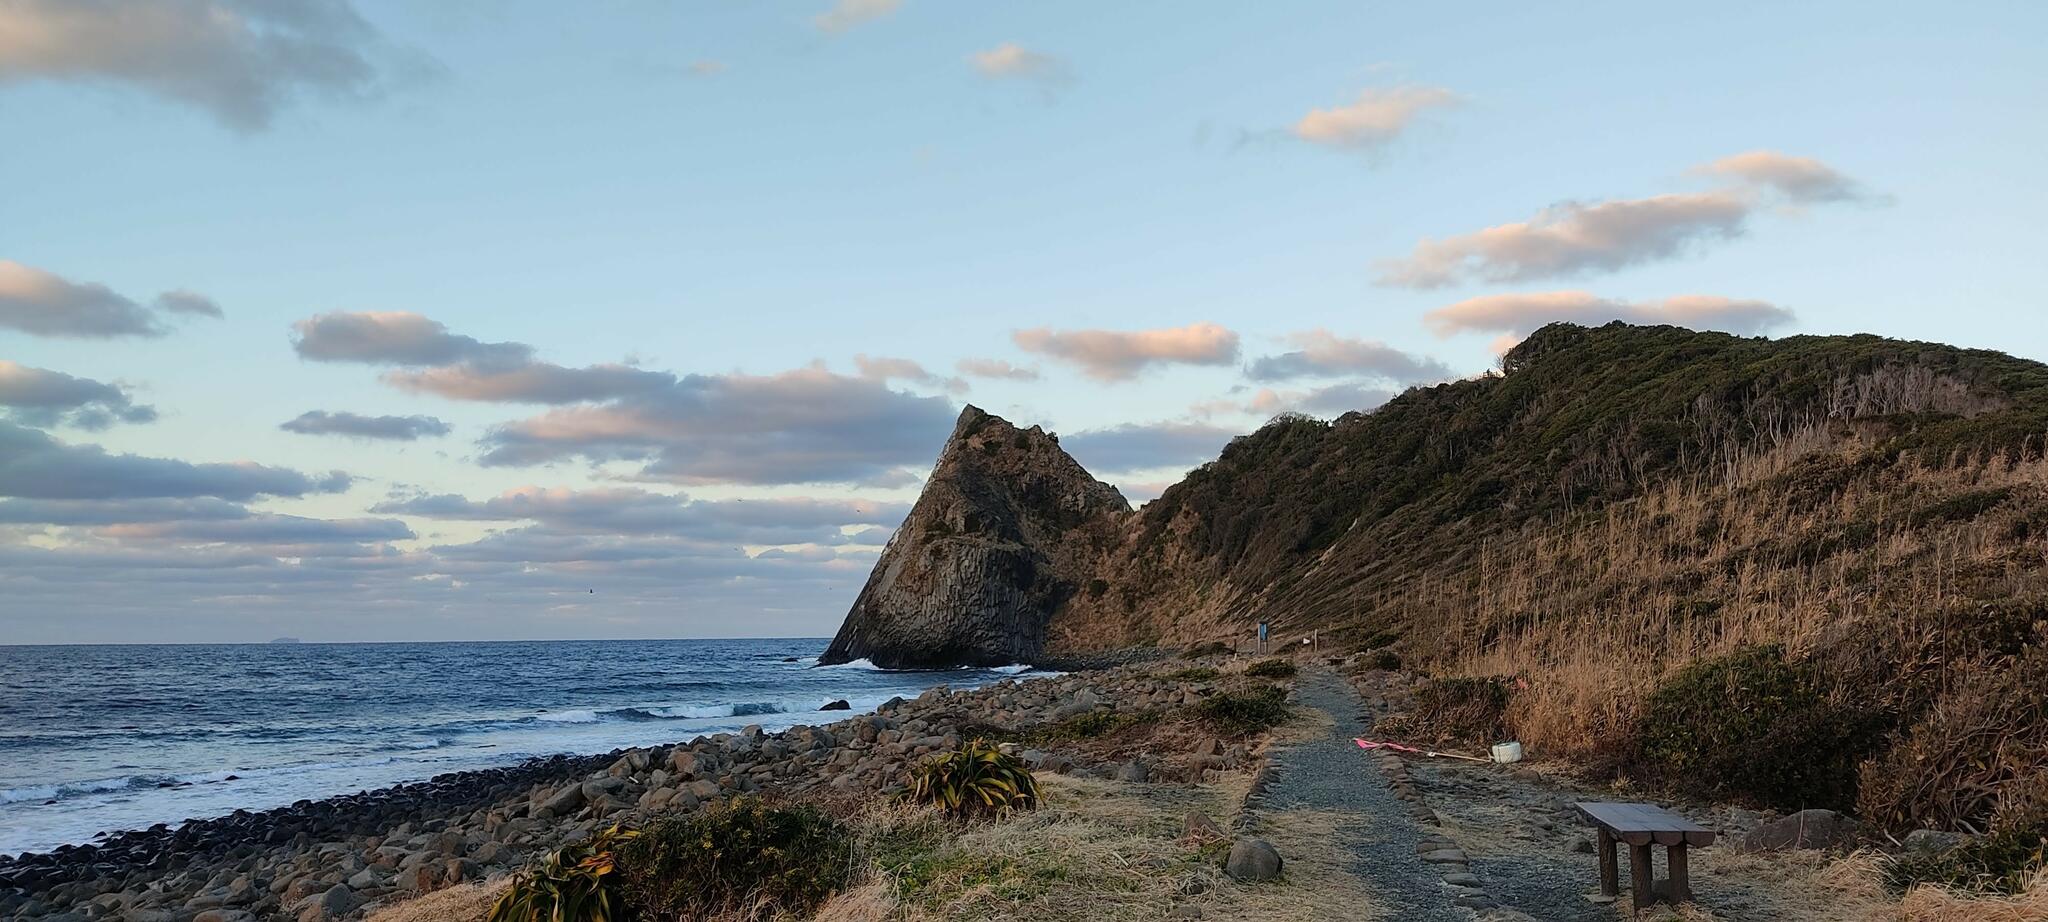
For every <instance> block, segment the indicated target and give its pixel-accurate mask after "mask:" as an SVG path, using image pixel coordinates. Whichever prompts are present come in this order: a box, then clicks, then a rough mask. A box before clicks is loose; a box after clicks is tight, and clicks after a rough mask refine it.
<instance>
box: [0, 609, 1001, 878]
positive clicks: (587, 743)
mask: <svg viewBox="0 0 2048 922" xmlns="http://www.w3.org/2000/svg"><path fill="white" fill-rule="evenodd" d="M825 643H826V642H825V641H824V640H821V639H808V640H655V641H590V642H560V641H550V642H504V643H424V644H222V645H189V646H185V645H180V646H41V647H38V646H0V854H11V853H15V852H22V851H47V850H49V849H51V848H53V847H55V846H58V845H64V844H67V843H83V842H89V841H91V840H92V839H93V837H94V836H96V835H98V834H100V833H103V832H113V831H118V830H122V829H133V828H142V827H147V826H149V825H151V824H154V823H170V824H173V825H175V824H177V823H179V822H181V821H183V820H185V819H189V818H199V817H211V816H219V815H222V814H226V813H232V812H234V811H235V810H237V809H245V808H246V809H250V810H261V809H266V808H270V807H277V806H283V805H286V804H290V803H292V802H293V801H296V800H300V799H302V798H320V797H327V796H331V795H335V794H346V793H351V792H354V791H359V790H364V789H368V788H377V787H384V786H387V785H391V784H396V783H399V782H403V781H416V780H420V779H424V778H428V777H431V776H433V775H437V774H440V773H442V772H450V771H459V770H463V769H470V768H482V767H487V766H493V765H507V764H512V763H515V762H518V761H520V760H522V759H525V758H528V757H530V756H538V755H552V754H555V753H597V752H607V751H610V750H612V749H616V748H619V747H625V746H645V745H652V744H657V743H668V742H674V741H678V740H687V739H689V738H691V737H693V736H697V735H699V734H709V733H714V732H717V731H720V730H734V729H738V728H740V727H742V726H745V725H746V724H752V723H758V724H761V725H762V726H764V727H767V728H770V729H774V728H777V727H783V726H789V725H793V724H798V723H820V722H824V721H827V720H834V719H838V718H840V717H844V716H846V715H845V714H844V713H829V714H823V715H820V714H819V713H818V706H819V705H821V704H823V703H825V702H827V701H831V700H834V699H838V698H844V699H847V700H848V701H849V702H850V703H851V704H852V706H853V713H856V714H857V713H860V712H862V711H868V710H872V709H873V708H874V707H875V706H877V705H879V704H881V703H882V702H884V701H887V700H888V699H889V698H890V697H891V696H894V695H902V696H904V697H915V696H916V695H917V694H918V693H920V692H922V691H923V690H925V689H926V688H929V687H931V686H933V685H938V684H942V683H943V684H950V685H952V686H954V687H956V688H958V687H968V686H974V685H981V684H985V683H988V682H993V681H996V680H998V679H1001V678H1004V677H1006V676H1009V675H1015V674H1018V673H1020V672H1023V671H1024V670H1023V669H1022V667H1008V668H1006V669H974V670H954V671H948V672H884V671H880V670H877V669H874V668H872V667H870V666H868V665H867V664H865V663H853V664H848V665H845V666H834V667H825V668H813V667H812V666H811V663H812V661H813V660H814V659H815V658H816V657H817V655H818V654H819V652H821V651H822V650H823V649H824V648H825ZM791 657H794V658H795V659H796V662H786V661H785V660H788V659H789V658H791Z"/></svg>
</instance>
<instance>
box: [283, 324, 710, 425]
mask: <svg viewBox="0 0 2048 922" xmlns="http://www.w3.org/2000/svg"><path fill="white" fill-rule="evenodd" d="M292 329H293V331H294V338H293V342H292V348H293V349H294V350H296V351H297V352H298V354H299V356H300V357H302V358H307V359H312V360H314V361H318V362H358V363H362V364H367V365H395V366H399V367H398V368H396V369H394V370H392V371H389V372H386V373H385V374H384V376H383V379H384V382H385V383H387V384H390V385H392V386H394V387H397V388H399V389H401V390H407V391H412V392H414V393H429V394H438V395H440V396H442V397H448V398H450V399H454V400H478V401H505V402H514V403H554V404H560V403H582V402H586V401H593V400H608V399H611V398H614V397H622V396H626V395H630V394H639V393H646V392H649V391H658V390H662V389H664V388H668V387H673V386H674V385H675V381H676V378H675V375H672V374H668V373H666V372H657V371H644V370H641V369H638V368H634V367H632V366H630V365H620V364H602V365H590V366H586V367H582V368H569V367H565V366H562V365H556V364H553V363H550V362H543V361H540V360H538V359H536V358H534V354H533V352H534V350H533V347H532V346H529V345H526V344H525V343H512V342H497V343H489V342H484V341H482V340H479V339H477V338H475V337H472V336H462V335H459V334H456V333H451V332H449V331H448V327H447V326H446V325H445V324H443V323H441V322H440V321H438V320H433V319H430V318H428V317H425V316H423V315H420V314H415V313H411V312H406V311H393V312H375V311H372V312H361V313H332V314H318V315H315V316H312V317H308V318H306V319H304V320H301V321H299V322H297V323H295V324H293V325H292Z"/></svg>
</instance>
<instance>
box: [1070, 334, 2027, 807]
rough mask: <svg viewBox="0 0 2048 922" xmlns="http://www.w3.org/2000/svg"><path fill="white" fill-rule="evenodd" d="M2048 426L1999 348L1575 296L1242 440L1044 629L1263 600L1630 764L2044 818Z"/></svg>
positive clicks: (1259, 613) (1813, 797) (1153, 509)
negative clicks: (1774, 334)
mask: <svg viewBox="0 0 2048 922" xmlns="http://www.w3.org/2000/svg"><path fill="white" fill-rule="evenodd" d="M2044 440H2048V366H2044V365H2042V364H2040V363H2037V362H2032V361H2026V360H2022V359H2017V358H2013V357H2011V356H2008V355H2004V354H2000V353H1996V352H1988V351H1981V350H1964V349H1956V348H1952V347H1948V346H1942V345H1937V344H1928V343H1914V342H1900V341H1895V340H1887V339H1882V338H1879V337H1874V336H1848V337H1814V336H1801V337H1791V338H1786V339H1780V340H1765V339H1746V338H1741V337H1735V336H1728V335H1723V334H1716V333H1698V332H1692V331H1688V330H1683V329H1677V328H1672V327H1634V326H1627V325H1623V324H1612V325H1609V326H1606V327H1601V328H1598V329H1587V328H1583V327H1578V326H1572V325H1566V324H1558V325H1553V326H1550V327H1546V328H1544V329H1542V330H1539V331H1537V332H1536V333H1535V334H1534V335H1532V336H1531V337H1529V339H1528V340H1526V341H1525V342H1523V343H1522V344H1521V345H1519V346H1517V347H1516V348H1515V349H1514V350H1513V351H1511V352H1509V353H1508V354H1507V355H1506V356H1505V357H1504V359H1503V361H1502V372H1501V373H1500V374H1496V375H1489V376H1486V377H1482V378H1478V379H1472V380H1465V381H1458V382H1453V383H1449V384H1443V385H1439V386H1436V387H1430V388H1422V389H1417V390H1413V391H1410V392H1408V393H1406V394H1404V395H1402V396H1400V397H1398V398H1396V399H1395V400H1393V401H1392V402H1390V403H1388V404H1387V405H1385V406H1384V407H1382V408H1380V409H1378V410H1377V411H1375V412H1372V413H1351V414H1346V415H1344V416H1342V417H1340V418H1338V419H1336V420H1334V421H1329V422H1324V421H1319V420H1314V419H1308V418H1302V417H1284V418H1281V419H1276V420H1275V421H1273V422H1272V423H1270V424H1269V425H1267V426H1265V427H1264V428H1262V429H1260V430H1259V431H1257V432H1255V433H1253V434H1250V435H1247V436H1244V437H1243V438H1240V439H1238V440H1236V441H1235V442H1233V443H1232V444H1231V445H1230V446H1229V447H1228V448H1227V449H1225V450H1224V452H1223V454H1222V456H1221V457H1219V458H1218V459H1217V460H1216V461H1214V462H1211V463H1209V464H1207V465H1204V466H1203V467H1201V468H1199V469H1197V470H1195V471H1194V472H1192V473H1191V474H1190V475H1189V476H1188V477H1187V478H1186V480H1184V481H1183V482H1181V483H1180V484H1178V485H1176V486H1174V487H1172V488H1171V489H1169V490H1167V492H1166V493H1165V494H1164V495H1163V496H1162V497H1160V498H1159V499H1158V500H1156V501H1154V502H1152V503H1150V504H1147V505H1146V506H1145V507H1144V508H1143V509H1142V510H1141V511H1139V512H1138V513H1136V514H1134V516H1133V518H1132V520H1131V521H1129V522H1128V523H1127V526H1126V528H1125V535H1124V541H1123V543H1122V544H1121V545H1120V546H1119V547H1118V548H1117V549H1116V550H1114V551H1113V552H1111V553H1110V554H1109V555H1108V557H1107V559H1106V560H1105V561H1104V562H1103V564H1102V565H1101V566H1100V568H1099V576H1100V578H1099V579H1096V580H1094V581H1092V582H1090V583H1089V584H1088V586H1087V588H1086V591H1084V592H1080V593H1077V594H1076V596H1075V597H1074V598H1073V599H1072V600H1071V601H1069V602H1068V603H1067V604H1066V605H1065V606H1064V607H1063V608H1062V609H1061V610H1059V611H1058V612H1056V613H1055V614H1054V615H1053V618H1052V620H1051V623H1050V627H1049V628H1048V630H1049V635H1050V637H1049V640H1050V645H1051V647H1052V648H1053V649H1055V650H1060V649H1093V648H1109V647H1119V646H1127V645H1134V644H1163V645H1183V644H1192V643H1198V642H1203V641H1209V640H1216V639H1232V638H1236V637H1241V636H1243V631H1244V630H1246V628H1247V626H1248V625H1250V624H1252V623H1253V622H1255V621H1258V620H1268V621H1271V622H1272V623H1273V624H1274V625H1276V627H1277V629H1278V630H1279V632H1280V634H1281V635H1282V636H1283V637H1289V636H1298V635H1300V634H1302V633H1305V632H1307V631H1309V630H1320V631H1322V632H1323V636H1324V638H1325V639H1326V641H1331V640H1334V641H1335V642H1337V643H1338V644H1340V645H1341V646H1342V647H1343V648H1357V649H1375V648H1381V647H1386V648H1389V651H1390V653H1391V654H1392V656H1398V657H1399V658H1401V659H1403V660H1405V661H1406V662H1407V663H1409V664H1411V665H1416V666H1419V667H1420V668H1423V669H1426V670H1429V671H1430V672H1432V673H1433V674H1437V675H1440V676H1445V677H1459V676H1462V677H1468V678H1470V679H1474V680H1478V681H1466V682H1446V683H1444V689H1445V690H1444V692H1443V694H1442V696H1441V697H1443V698H1444V699H1445V702H1444V703H1445V704H1446V710H1445V713H1446V714H1450V713H1469V712H1470V710H1471V708H1470V707H1468V706H1466V705H1469V704H1470V700H1469V699H1475V698H1476V700H1480V701H1482V702H1486V703H1487V706H1489V707H1491V706H1498V707H1499V708H1500V709H1501V713H1500V715H1499V720H1500V722H1501V724H1503V725H1504V727H1505V729H1506V730H1507V731H1508V732H1511V733H1513V734H1515V735H1516V736H1518V737H1519V738H1521V739H1522V740H1524V741H1525V742H1527V743H1528V744H1530V745H1531V746H1532V747H1535V748H1537V749H1538V750H1539V751H1547V752H1550V753H1553V754H1562V755H1568V756H1572V757H1576V758H1580V759H1583V760H1587V761H1589V762H1592V763H1594V764H1597V765H1600V766H1603V767H1608V768H1612V769H1613V770H1616V771H1620V772H1625V773H1628V774H1630V775H1633V776H1636V777H1640V778H1654V779H1658V780H1663V781H1666V782H1670V783H1674V784H1679V785H1682V786H1690V787H1694V788H1702V789H1707V790H1708V791H1710V792H1713V793H1719V794H1724V795H1728V796H1735V797H1740V798H1747V799H1752V800H1756V801H1761V802H1764V803H1767V804H1770V805H1773V806H1780V807H1798V806H1837V807H1850V806H1857V807H1860V812H1861V813H1862V814H1864V815H1865V816H1866V817H1867V818H1870V819H1873V820H1875V821H1877V822H1879V823H1881V824H1883V825H1885V826H1886V827H1889V828H1894V829H1910V828H1915V827H1919V826H1935V827H1946V828H1959V829H1979V830H1981V829H1984V828H1986V827H1987V826H1988V825H1992V824H2002V828H2004V827H2015V826H2017V825H2024V824H2025V823H2026V822H2035V823H2039V822H2040V820H2041V818H2042V817H2044V816H2048V576H2044V574H2048V461H2044ZM1382 658H1383V659H1388V660H1391V657H1390V656H1388V655H1387V654H1382ZM1450 699H1460V700H1456V701H1453V700H1450ZM1453 705H1455V706H1453ZM1421 729H1424V730H1430V729H1455V728H1428V727H1424V728H1421ZM2025 817H2032V818H2033V819H2031V820H2028V819H2025Z"/></svg>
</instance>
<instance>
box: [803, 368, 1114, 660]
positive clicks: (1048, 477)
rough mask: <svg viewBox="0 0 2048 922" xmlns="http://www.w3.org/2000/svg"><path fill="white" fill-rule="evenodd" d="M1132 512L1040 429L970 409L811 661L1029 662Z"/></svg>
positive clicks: (1035, 656) (963, 413) (1112, 490)
mask: <svg viewBox="0 0 2048 922" xmlns="http://www.w3.org/2000/svg"><path fill="white" fill-rule="evenodd" d="M1130 513H1131V507H1130V504H1129V503H1127V502H1125V501H1124V498H1123V495H1122V494H1120V493H1118V492H1117V491H1116V488H1115V487H1112V486H1110V485H1109V484H1106V483H1103V482H1101V481H1098V480H1096V479H1095V478H1094V477H1091V476H1089V474H1088V472H1087V471H1086V470H1083V469H1082V468H1081V465H1080V464H1078V463H1076V462H1075V461H1074V459H1073V458H1071V457H1069V456H1068V455H1067V453H1066V451H1064V450H1063V449H1061V448H1060V444H1059V439H1058V438H1057V437H1056V436H1053V435H1049V434H1047V433H1045V432H1044V431H1042V430H1040V429H1039V428H1038V427H1036V426H1033V427H1032V428H1030V429H1018V428H1017V427H1015V426H1012V425H1010V424H1009V423H1008V422H1005V421H1004V420H1002V419H1000V418H998V417H995V416H990V415H989V414H987V413H985V412H982V411H981V410H980V409H979V408H976V407H973V406H970V407H968V408H967V409H966V410H964V411H962V412H961V414H960V421H959V423H958V424H957V425H955V426H954V427H953V435H952V437H951V438H949V439H947V440H946V447H945V449H944V450H943V451H941V452H940V453H939V461H938V464H937V465H936V466H934V467H933V468H932V474H931V477H930V479H929V480H927V481H926V482H925V487H924V492H923V494H922V495H920V496H919V497H918V498H917V504H916V505H914V506H912V507H911V510H910V517H909V518H907V519H905V520H904V522H903V525H902V527H900V528H898V529H897V530H896V534H895V536H894V537H892V538H890V539H889V546H888V547H887V548H884V549H883V551H882V557H881V559H880V560H879V561H877V562H876V564H875V569H874V572H873V573H872V574H871V575H870V576H869V577H868V582H867V586H866V587H865V588H863V589H862V590H861V593H860V597H859V598H857V599H855V600H854V603H853V609H852V610H851V611H849V612H848V613H847V615H846V623H845V624H844V625H843V626H842V627H841V628H840V629H839V636H837V637H835V638H833V640H832V646H831V647H830V648H828V649H827V650H826V651H825V655H824V656H822V657H820V658H819V660H818V662H819V663H820V664H824V665H831V664H835V663H844V662H849V661H851V660H856V659H867V660H869V661H870V662H873V663H874V664H875V665H877V666H880V667H883V668H885V669H906V668H918V667H936V668H944V667H952V666H962V665H983V666H1000V665H1006V664H1009V663H1020V662H1022V663H1028V662H1032V661H1033V660H1034V659H1036V658H1037V657H1038V656H1039V654H1040V653H1041V652H1042V651H1043V649H1044V646H1045V628H1046V622H1047V621H1048V620H1049V619H1050V618H1051V617H1052V614H1053V613H1054V612H1055V611H1057V610H1059V608H1060V606H1061V605H1063V604H1064V603H1065V602H1066V600H1067V599H1068V598H1070V597H1072V596H1073V595H1074V594H1075V593H1076V592H1081V591H1085V587H1086V584H1087V582H1088V581H1089V579H1090V578H1091V576H1092V575H1093V572H1094V570H1095V567H1096V565H1097V562H1098V561H1099V560H1100V559H1101V558H1102V557H1103V555H1104V554H1105V553H1107V552H1108V551H1109V550H1110V549H1111V548H1113V547H1114V546H1115V545H1116V543H1117V541H1118V538H1119V535H1120V529H1121V527H1122V525H1123V523H1124V521H1125V520H1126V518H1127V517H1128V516H1129V515H1130Z"/></svg>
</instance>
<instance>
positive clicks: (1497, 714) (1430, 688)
mask: <svg viewBox="0 0 2048 922" xmlns="http://www.w3.org/2000/svg"><path fill="white" fill-rule="evenodd" d="M1507 713H1508V686H1507V683H1506V682H1503V681H1502V680H1500V679H1480V678H1469V677H1455V678H1447V679H1431V680H1430V681H1429V682H1428V683H1427V684H1425V685H1423V686H1422V687H1421V688H1418V689H1416V690H1415V712H1414V713H1413V714H1411V715H1408V717H1407V720H1405V721H1404V723H1407V724H1410V725H1412V726H1413V728H1414V730H1415V731H1417V732H1419V733H1420V734H1422V735H1425V736H1433V737H1434V738H1436V739H1445V740H1459V741H1461V742H1467V743H1474V744H1480V745H1491V744H1493V743H1497V742H1499V741H1501V740H1503V739H1506V738H1507V737H1508V728H1507Z"/></svg>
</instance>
